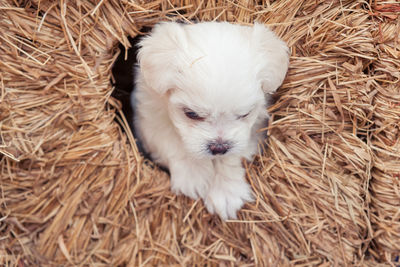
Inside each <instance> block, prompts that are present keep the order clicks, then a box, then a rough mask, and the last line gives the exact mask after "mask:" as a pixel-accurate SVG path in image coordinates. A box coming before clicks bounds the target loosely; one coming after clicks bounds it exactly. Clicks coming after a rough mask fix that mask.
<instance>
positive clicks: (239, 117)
mask: <svg viewBox="0 0 400 267" xmlns="http://www.w3.org/2000/svg"><path fill="white" fill-rule="evenodd" d="M250 112H251V111H249V112H247V113H246V114H243V115H239V116H237V118H238V120H241V119H244V118H246V117H247V116H249V114H250Z"/></svg>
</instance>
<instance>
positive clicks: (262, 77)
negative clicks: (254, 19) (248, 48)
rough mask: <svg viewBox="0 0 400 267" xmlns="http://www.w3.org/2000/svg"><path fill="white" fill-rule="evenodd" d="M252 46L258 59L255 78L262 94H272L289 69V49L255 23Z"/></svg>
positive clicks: (268, 30) (268, 31)
mask: <svg viewBox="0 0 400 267" xmlns="http://www.w3.org/2000/svg"><path fill="white" fill-rule="evenodd" d="M252 46H253V49H255V51H256V57H257V58H258V59H257V60H258V64H257V65H258V70H257V71H258V73H257V78H258V79H259V81H260V82H261V86H262V89H263V91H264V93H268V94H272V93H274V92H275V91H276V89H278V87H279V86H280V85H281V84H282V82H283V80H284V79H285V76H286V72H287V70H288V67H289V48H288V47H287V45H286V43H285V42H284V41H282V40H280V39H279V38H278V37H277V36H276V35H275V34H274V33H273V32H272V31H271V30H270V29H268V28H267V27H266V26H264V25H262V24H258V23H256V24H255V25H254V27H253V33H252Z"/></svg>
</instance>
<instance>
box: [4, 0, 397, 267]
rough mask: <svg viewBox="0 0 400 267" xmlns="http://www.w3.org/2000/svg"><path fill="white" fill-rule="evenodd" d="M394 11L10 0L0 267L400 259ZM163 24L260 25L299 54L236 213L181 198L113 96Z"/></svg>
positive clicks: (352, 4) (307, 0)
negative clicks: (140, 48)
mask: <svg viewBox="0 0 400 267" xmlns="http://www.w3.org/2000/svg"><path fill="white" fill-rule="evenodd" d="M398 7H399V6H398V4H396V3H395V2H393V1H385V2H383V1H382V2H379V1H373V3H371V2H368V1H361V0H356V1H350V0H347V1H346V0H342V1H336V0H333V1H314V0H304V1H289V0H287V1H264V4H262V3H261V1H260V2H256V1H225V2H222V1H221V2H220V1H218V2H217V1H211V0H210V1H202V0H181V1H178V0H175V1H173V0H169V1H168V0H166V1H164V0H159V1H116V0H109V1H99V2H94V1H60V2H53V1H45V0H34V1H19V2H17V1H11V0H9V1H7V0H0V29H1V31H0V131H1V132H0V175H1V180H0V190H1V191H0V193H1V194H0V231H1V236H0V255H1V256H0V262H1V263H0V264H3V265H5V266H7V265H9V266H13V265H29V266H33V265H40V266H54V265H63V266H69V265H78V266H124V265H127V266H154V265H183V266H187V265H198V266H214V265H221V266H236V265H237V266H255V265H257V266H287V265H296V266H311V265H319V266H330V265H351V266H357V265H358V266H379V263H380V264H386V263H392V264H393V260H394V259H395V257H396V256H399V254H400V243H399V240H400V235H399V233H400V215H399V209H398V207H399V204H400V193H399V192H400V186H399V179H400V178H399V173H400V163H399V162H400V161H399V156H398V155H399V154H400V143H399V137H400V136H399V128H400V123H399V121H400V120H399V115H400V98H399V97H398V95H399V93H400V86H399V79H400V73H399V69H400V52H399V42H400V40H399V39H398V38H397V39H396V36H399V32H400V26H399V25H400V23H399V21H400V18H399V12H398ZM169 19H181V20H191V19H198V20H214V19H216V20H227V21H232V22H236V23H241V24H250V23H252V22H253V21H260V22H263V23H267V24H269V25H271V27H272V28H273V29H274V30H275V31H276V32H277V33H278V34H279V35H280V36H281V37H282V38H283V39H285V40H286V41H287V42H288V44H289V46H290V47H291V49H292V57H291V67H290V70H289V75H288V77H287V79H286V81H285V83H284V84H283V86H282V88H281V89H280V90H279V92H278V96H279V99H278V101H277V102H276V103H275V104H274V105H273V106H271V108H270V112H271V114H272V119H271V122H270V125H269V129H268V130H269V131H268V135H269V138H268V139H267V140H266V145H267V148H266V149H265V153H264V154H263V155H260V156H258V157H257V158H256V159H255V160H254V161H253V162H252V163H248V166H247V167H248V168H247V170H248V179H249V182H250V184H251V185H252V187H253V189H254V192H255V194H256V196H257V200H256V202H255V203H251V204H247V205H246V206H245V207H244V209H243V210H242V212H240V214H239V219H240V220H238V221H231V222H227V223H225V222H222V221H220V219H219V218H218V217H216V216H212V215H209V214H208V213H207V212H206V211H205V210H204V206H203V204H202V202H201V201H193V200H190V199H188V198H186V197H182V196H179V197H177V196H175V195H173V194H172V193H171V192H170V191H169V180H168V176H167V174H166V173H164V172H162V171H160V170H159V169H157V168H156V167H155V166H153V165H152V164H151V163H149V162H146V161H145V160H143V158H142V157H141V155H140V154H139V153H138V150H137V148H136V147H135V144H134V142H133V136H132V135H131V134H130V131H129V130H128V128H127V123H126V120H125V118H124V116H123V115H122V114H121V108H120V104H119V103H118V101H116V100H115V99H114V98H112V97H111V92H112V90H113V88H112V86H111V83H110V80H111V67H112V65H113V63H114V62H115V59H116V58H117V56H118V54H119V51H118V49H117V44H118V43H122V44H123V45H124V46H125V47H129V46H130V44H129V41H128V39H127V37H128V36H135V35H137V34H138V33H139V32H140V29H141V28H142V27H143V26H151V25H153V24H154V23H156V22H158V21H160V20H169ZM116 121H119V122H120V123H117V122H116ZM120 125H122V128H125V131H123V130H122V129H121V126H120Z"/></svg>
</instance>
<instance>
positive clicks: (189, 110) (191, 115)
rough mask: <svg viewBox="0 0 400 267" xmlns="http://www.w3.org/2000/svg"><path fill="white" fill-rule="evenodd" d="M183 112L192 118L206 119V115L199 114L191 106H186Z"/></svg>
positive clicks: (197, 119)
mask: <svg viewBox="0 0 400 267" xmlns="http://www.w3.org/2000/svg"><path fill="white" fill-rule="evenodd" d="M183 112H184V113H185V116H186V117H188V118H189V119H191V120H195V121H203V120H204V119H205V118H204V117H201V116H200V115H199V114H197V113H196V112H194V111H193V110H191V109H189V108H184V109H183Z"/></svg>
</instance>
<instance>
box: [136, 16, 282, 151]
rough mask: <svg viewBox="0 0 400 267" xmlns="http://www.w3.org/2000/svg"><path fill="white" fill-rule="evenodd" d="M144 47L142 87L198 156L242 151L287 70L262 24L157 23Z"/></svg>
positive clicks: (278, 47) (279, 50) (277, 43)
mask: <svg viewBox="0 0 400 267" xmlns="http://www.w3.org/2000/svg"><path fill="white" fill-rule="evenodd" d="M140 46H141V47H140V50H139V54H138V59H139V64H140V74H141V76H142V78H143V81H144V83H145V84H146V85H147V88H148V90H153V91H154V92H156V93H157V94H159V95H160V96H162V97H161V99H163V101H165V102H166V103H164V104H166V106H167V107H168V108H167V109H168V110H167V111H166V112H168V114H169V118H170V120H171V122H172V123H173V125H174V126H175V128H176V130H177V132H178V134H179V136H180V138H181V139H182V141H183V145H184V147H185V150H186V151H188V152H190V154H191V155H193V156H195V157H215V156H222V155H230V154H241V153H243V152H244V151H245V150H246V149H247V148H248V147H249V143H250V142H251V140H250V139H251V135H252V131H253V130H254V129H253V128H254V127H253V126H254V125H255V124H257V125H259V122H260V121H261V120H263V119H265V118H266V117H267V113H266V105H265V103H266V101H265V94H269V93H272V92H274V91H275V90H276V89H277V87H278V86H279V85H280V84H281V83H282V81H283V79H284V77H285V74H286V71H287V68H288V49H287V47H286V45H285V43H284V42H282V41H280V40H279V39H278V38H277V37H276V36H275V35H274V34H273V33H272V32H271V31H270V30H268V29H267V28H265V27H264V26H263V25H259V24H256V25H255V26H254V27H245V26H238V25H231V24H228V23H215V22H210V23H201V24H195V25H182V24H177V23H165V24H159V25H157V26H156V27H155V28H154V30H153V32H152V34H151V35H150V36H149V37H147V38H145V39H144V40H143V41H142V42H141V43H140Z"/></svg>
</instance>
